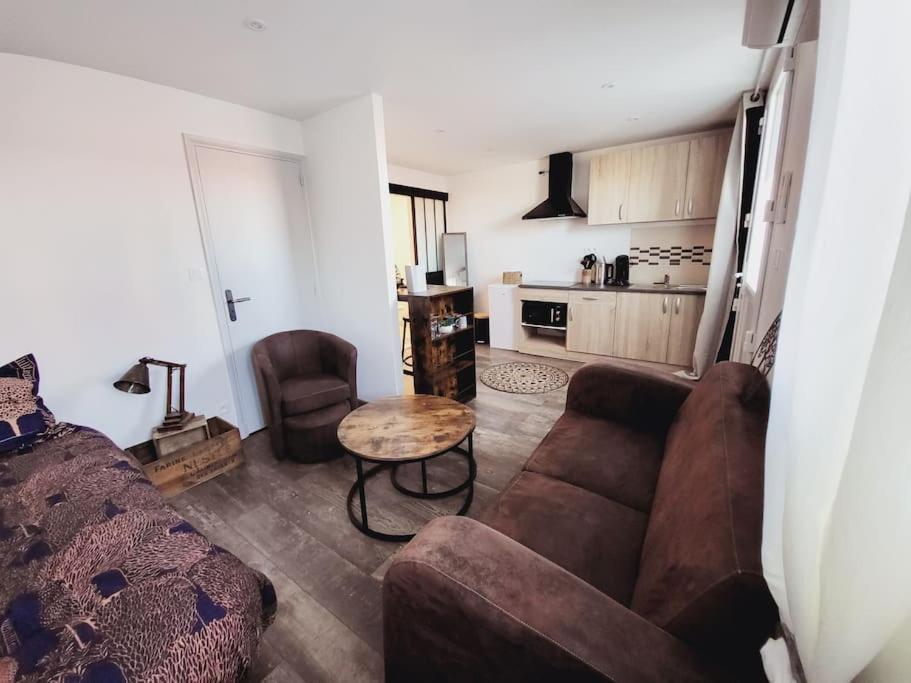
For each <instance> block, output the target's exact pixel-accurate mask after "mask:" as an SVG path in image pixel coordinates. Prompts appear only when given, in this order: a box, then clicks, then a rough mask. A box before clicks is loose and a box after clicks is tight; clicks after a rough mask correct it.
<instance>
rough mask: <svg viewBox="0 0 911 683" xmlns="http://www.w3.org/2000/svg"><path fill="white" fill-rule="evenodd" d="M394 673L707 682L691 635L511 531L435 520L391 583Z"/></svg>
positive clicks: (386, 597) (391, 572)
mask: <svg viewBox="0 0 911 683" xmlns="http://www.w3.org/2000/svg"><path fill="white" fill-rule="evenodd" d="M383 628H384V641H383V642H384V651H385V660H386V681H387V682H397V681H460V680H472V681H479V680H484V681H487V680H489V681H545V680H554V681H556V680H573V681H605V680H606V681H615V682H617V683H621V682H625V681H669V680H673V681H697V680H698V681H705V680H717V679H719V678H723V677H722V676H719V672H718V671H717V670H716V669H714V667H712V666H710V665H709V664H708V663H707V662H705V661H702V660H701V659H700V657H699V655H698V654H697V653H696V652H695V651H693V650H692V649H691V648H690V647H689V646H687V645H686V644H685V643H683V642H682V641H680V640H678V639H676V638H675V637H673V636H672V635H670V634H669V633H667V632H665V631H663V630H661V629H660V628H658V627H657V626H655V625H654V624H652V623H651V622H649V621H646V620H645V619H643V618H642V617H640V616H638V615H637V614H635V613H634V612H631V611H630V610H628V609H627V608H626V607H623V606H622V605H620V604H619V603H617V602H615V601H614V600H612V599H611V598H609V597H608V596H607V595H605V594H604V593H601V592H600V591H598V590H597V589H595V588H594V587H592V586H591V585H589V584H587V583H585V582H584V581H582V580H581V579H579V578H578V577H576V576H574V575H572V574H570V573H569V572H567V571H566V570H564V569H562V568H561V567H558V566H557V565H555V564H553V563H552V562H550V561H549V560H547V559H545V558H544V557H542V556H541V555H538V554H537V553H535V552H534V551H532V550H530V549H528V548H526V547H525V546H522V545H520V544H519V543H517V542H516V541H514V540H512V539H511V538H509V537H507V536H505V535H503V534H501V533H499V532H497V531H495V530H493V529H491V528H490V527H487V526H484V525H483V524H481V523H480V522H476V521H474V520H471V519H467V518H464V517H441V518H438V519H436V520H434V521H432V522H430V523H429V524H428V525H426V526H425V527H424V528H423V529H422V530H421V532H420V533H419V534H418V535H417V536H416V537H415V538H414V540H412V541H411V543H409V544H408V546H406V547H405V549H404V550H403V551H402V552H401V553H399V555H398V556H397V557H396V558H395V560H393V562H392V564H391V565H390V567H389V569H388V570H387V572H386V575H385V579H384V582H383Z"/></svg>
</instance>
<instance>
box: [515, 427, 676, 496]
mask: <svg viewBox="0 0 911 683" xmlns="http://www.w3.org/2000/svg"><path fill="white" fill-rule="evenodd" d="M663 455H664V438H663V435H662V434H660V433H658V434H656V433H653V432H646V431H644V430H639V429H635V428H631V427H629V426H627V425H624V424H622V423H620V422H616V421H613V420H604V419H601V418H598V417H593V416H591V415H586V414H585V413H580V412H576V411H573V410H567V411H566V412H565V413H564V414H563V416H562V417H560V419H559V420H557V422H556V424H555V425H554V427H553V429H551V431H550V432H549V433H548V435H547V436H545V437H544V440H543V441H542V442H541V443H540V445H539V446H538V447H537V449H535V452H534V453H533V454H532V456H531V459H530V460H529V461H528V463H527V464H526V465H525V469H527V470H529V471H531V472H538V473H539V474H546V475H547V476H549V477H554V478H555V479H560V480H561V481H565V482H567V483H568V484H573V485H574V486H579V487H581V488H584V489H586V490H588V491H591V492H592V493H597V494H599V495H601V496H604V497H606V498H610V499H611V500H614V501H616V502H618V503H621V504H623V505H626V506H628V507H631V508H634V509H636V510H639V511H640V512H648V511H649V510H650V509H651V507H652V498H653V497H654V495H655V486H656V483H657V481H658V472H659V471H660V469H661V461H662V457H663Z"/></svg>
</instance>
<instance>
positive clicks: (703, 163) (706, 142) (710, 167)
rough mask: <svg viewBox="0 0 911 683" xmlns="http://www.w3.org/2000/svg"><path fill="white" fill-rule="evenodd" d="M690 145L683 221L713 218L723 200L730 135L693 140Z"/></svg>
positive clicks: (724, 134)
mask: <svg viewBox="0 0 911 683" xmlns="http://www.w3.org/2000/svg"><path fill="white" fill-rule="evenodd" d="M689 144H690V154H689V163H688V165H687V171H686V206H685V208H684V217H685V218H688V219H689V218H714V217H715V215H716V213H717V212H718V200H719V199H720V197H721V183H722V182H723V181H724V167H725V165H726V164H727V158H728V148H729V146H730V144H731V131H729V130H724V131H721V132H718V133H715V134H713V135H703V136H701V137H698V138H693V139H692V140H690V143H689Z"/></svg>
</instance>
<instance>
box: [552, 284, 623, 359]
mask: <svg viewBox="0 0 911 683" xmlns="http://www.w3.org/2000/svg"><path fill="white" fill-rule="evenodd" d="M624 296H625V295H624ZM616 309H617V294H614V293H613V292H592V293H590V294H588V293H582V292H570V294H569V321H568V324H567V326H566V350H567V351H575V352H577V353H596V354H599V355H603V356H612V355H614V325H615V324H614V320H615V312H616Z"/></svg>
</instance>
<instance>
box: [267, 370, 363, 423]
mask: <svg viewBox="0 0 911 683" xmlns="http://www.w3.org/2000/svg"><path fill="white" fill-rule="evenodd" d="M281 393H282V414H284V415H287V416H290V415H300V414H301V413H309V412H310V411H313V410H319V409H320V408H325V407H327V406H331V405H333V404H335V403H341V402H342V401H347V400H348V398H349V397H350V396H351V387H350V386H349V384H348V382H346V381H345V380H343V379H340V378H339V377H336V376H335V375H327V374H323V373H316V372H314V373H309V374H305V375H300V376H298V377H292V378H291V379H286V380H285V381H284V382H282V383H281Z"/></svg>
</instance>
